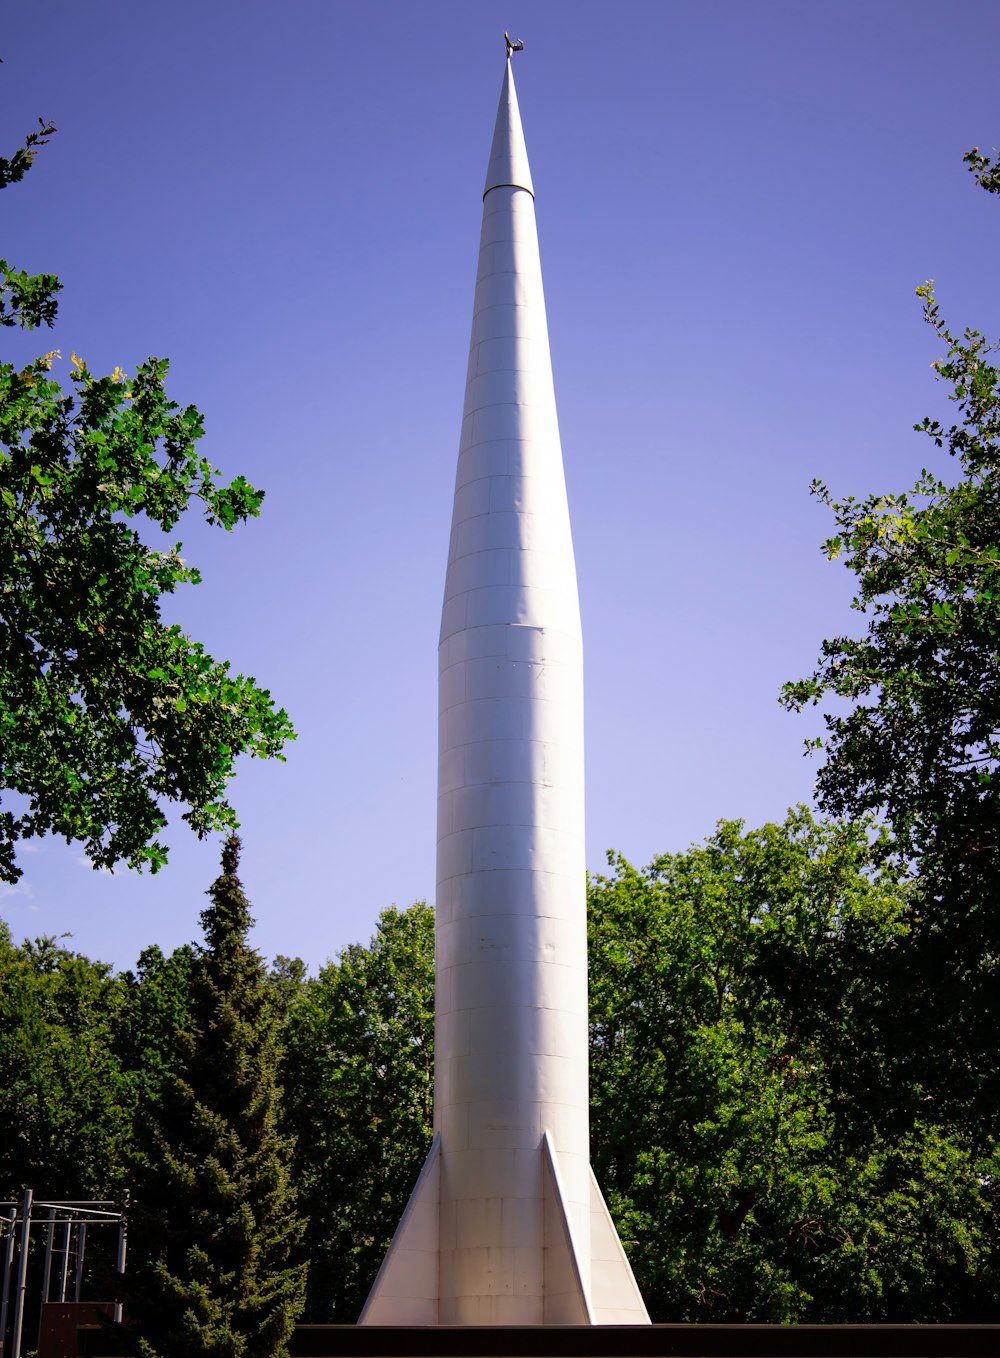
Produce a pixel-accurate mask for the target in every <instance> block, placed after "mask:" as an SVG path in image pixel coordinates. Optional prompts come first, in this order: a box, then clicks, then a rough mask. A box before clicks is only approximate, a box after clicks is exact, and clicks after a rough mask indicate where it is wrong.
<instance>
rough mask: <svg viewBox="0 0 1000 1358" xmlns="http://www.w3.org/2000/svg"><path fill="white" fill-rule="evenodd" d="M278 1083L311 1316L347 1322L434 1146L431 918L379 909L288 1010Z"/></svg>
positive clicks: (419, 911) (417, 911)
mask: <svg viewBox="0 0 1000 1358" xmlns="http://www.w3.org/2000/svg"><path fill="white" fill-rule="evenodd" d="M285 1042H286V1050H285V1057H284V1064H283V1078H284V1083H285V1089H286V1100H285V1107H286V1115H287V1119H288V1125H289V1127H290V1129H291V1130H292V1131H293V1132H294V1134H295V1136H296V1138H297V1149H296V1157H295V1174H296V1181H297V1182H298V1183H299V1185H300V1188H301V1192H302V1195H303V1198H304V1199H305V1200H306V1201H307V1202H308V1203H309V1208H310V1220H309V1225H308V1227H307V1232H306V1240H305V1247H306V1254H307V1257H308V1258H309V1261H310V1275H309V1295H308V1303H307V1310H306V1318H307V1319H309V1320H312V1321H316V1322H322V1323H328V1322H339V1323H343V1324H353V1323H354V1322H355V1321H356V1320H357V1318H358V1315H359V1314H360V1312H361V1308H362V1306H363V1305H364V1302H365V1298H366V1297H367V1295H368V1291H369V1289H370V1287H371V1285H372V1283H373V1282H374V1280H375V1274H376V1273H377V1272H378V1268H379V1265H380V1264H381V1262H382V1259H383V1257H384V1255H385V1252H386V1250H387V1249H388V1247H389V1242H390V1240H391V1239H392V1234H393V1231H394V1230H395V1229H396V1226H397V1225H398V1223H399V1219H400V1216H401V1215H402V1212H403V1209H404V1207H405V1206H406V1202H407V1199H408V1197H409V1194H410V1191H411V1189H412V1188H413V1185H414V1184H415V1183H416V1180H417V1175H418V1174H419V1172H420V1167H421V1165H422V1163H423V1160H424V1157H425V1156H426V1154H427V1150H428V1148H429V1146H430V1141H431V1120H432V1116H433V1069H434V915H433V911H432V910H431V909H430V907H429V906H427V905H424V904H422V903H418V904H416V905H413V906H411V907H410V908H409V909H408V910H405V911H398V910H395V909H393V910H385V911H383V913H382V914H381V916H380V917H379V921H378V928H377V931H376V934H375V937H374V938H373V939H372V941H371V943H370V944H369V946H368V947H367V948H365V947H362V946H361V945H360V944H355V945H353V946H351V947H349V948H346V949H345V950H344V951H343V952H342V953H341V954H340V956H339V957H338V959H337V960H336V961H335V962H329V963H327V965H326V966H325V967H323V968H322V969H321V970H320V973H319V975H318V976H317V977H316V978H315V979H313V980H310V981H308V982H307V983H306V985H305V988H304V990H303V991H302V993H301V995H300V997H299V999H298V1000H297V1001H296V1002H295V1003H293V1005H292V1007H291V1008H290V1011H289V1016H288V1023H287V1028H286V1032H285Z"/></svg>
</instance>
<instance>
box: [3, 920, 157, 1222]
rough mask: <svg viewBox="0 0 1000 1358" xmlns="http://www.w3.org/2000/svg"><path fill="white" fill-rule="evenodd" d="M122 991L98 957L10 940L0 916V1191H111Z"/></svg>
mask: <svg viewBox="0 0 1000 1358" xmlns="http://www.w3.org/2000/svg"><path fill="white" fill-rule="evenodd" d="M125 1005H126V996H125V992H124V988H123V986H122V983H121V981H120V979H119V978H118V977H115V976H114V975H112V971H111V968H110V967H109V966H106V965H105V964H104V963H101V962H91V961H90V960H89V959H88V958H86V957H83V956H82V955H81V954H80V953H75V952H71V951H70V950H69V949H68V948H66V947H64V946H62V944H61V943H60V942H59V941H58V940H56V939H53V938H39V939H35V941H34V942H25V943H24V944H22V945H21V946H15V944H14V943H13V942H12V940H11V936H10V932H9V930H8V929H7V926H6V925H4V924H3V923H2V922H0V1128H2V1129H3V1130H2V1134H0V1197H3V1198H9V1197H13V1196H16V1195H17V1194H19V1193H20V1192H21V1191H22V1190H23V1189H24V1188H28V1187H30V1188H32V1189H34V1190H35V1192H36V1194H38V1195H40V1196H43V1195H51V1196H54V1197H63V1198H66V1197H68V1198H73V1197H77V1198H89V1197H103V1196H105V1195H107V1194H113V1193H117V1192H119V1191H120V1189H121V1187H122V1185H123V1183H124V1175H125V1168H124V1166H125V1160H126V1157H127V1152H128V1139H129V1129H130V1126H131V1107H132V1097H133V1096H132V1085H131V1080H130V1077H129V1073H128V1071H127V1070H126V1069H125V1067H124V1066H123V1065H122V1063H121V1061H120V1060H119V1058H118V1056H117V1054H116V1052H115V1034H116V1029H117V1025H118V1023H119V1021H120V1018H121V1015H122V1012H123V1010H124V1008H125Z"/></svg>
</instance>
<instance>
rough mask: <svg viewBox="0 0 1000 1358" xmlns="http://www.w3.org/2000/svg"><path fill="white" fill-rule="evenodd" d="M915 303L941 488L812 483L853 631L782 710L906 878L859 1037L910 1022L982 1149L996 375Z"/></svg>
mask: <svg viewBox="0 0 1000 1358" xmlns="http://www.w3.org/2000/svg"><path fill="white" fill-rule="evenodd" d="M966 160H967V161H968V162H969V164H970V169H971V170H972V171H973V172H974V173H975V175H976V178H977V180H978V181H979V183H980V184H981V185H982V186H983V187H984V188H986V189H987V190H989V191H991V192H998V191H1000V177H998V167H997V162H996V161H995V160H990V158H988V157H986V156H984V155H982V154H981V153H980V152H979V151H978V150H973V151H970V152H969V153H968V155H967V156H966ZM917 292H918V294H919V295H920V297H921V298H922V303H923V311H924V318H925V320H926V321H927V323H928V324H929V325H930V326H931V327H932V328H933V330H934V331H935V333H936V335H937V336H938V337H939V339H940V340H941V342H942V344H943V346H944V348H945V354H944V357H943V358H941V359H939V360H938V362H937V364H936V368H937V373H938V376H939V377H940V378H941V380H942V381H944V382H945V383H947V384H948V385H949V387H950V389H951V390H950V392H949V396H950V399H951V400H952V401H953V402H954V403H955V406H956V412H957V414H956V418H955V420H954V422H953V423H951V424H950V425H948V426H947V427H946V426H945V425H944V424H942V423H941V422H940V421H939V420H937V419H933V418H930V417H928V418H926V419H924V420H922V421H921V422H920V423H919V424H918V425H916V426H915V427H916V429H917V430H919V431H920V432H921V433H923V434H924V435H925V436H926V437H929V438H930V439H931V441H932V442H933V444H934V445H935V446H936V447H937V448H942V449H946V450H947V452H948V454H949V455H950V457H951V459H952V464H953V467H954V474H952V475H949V476H945V475H941V474H938V473H934V472H931V471H927V470H924V471H923V472H922V473H921V474H920V476H919V478H918V479H917V481H916V483H915V485H914V486H913V488H912V489H911V490H909V491H906V492H901V493H888V494H877V495H871V496H869V497H867V498H866V499H863V500H856V499H854V498H852V497H848V498H846V499H843V500H835V499H833V497H832V496H831V494H830V492H829V491H828V489H827V488H826V487H825V486H823V485H822V484H820V483H814V486H813V491H814V493H815V494H816V495H818V496H819V498H820V499H821V500H822V501H823V503H825V504H826V505H828V506H829V508H830V509H831V511H832V513H833V515H834V517H835V519H836V527H837V532H836V534H835V535H834V536H833V537H831V538H830V539H829V540H828V541H827V543H826V544H825V550H826V553H827V555H828V556H829V557H831V558H838V557H839V558H842V559H844V561H845V562H846V564H847V566H848V568H849V569H850V570H851V571H853V572H854V574H855V575H856V577H857V591H858V592H857V596H856V598H855V600H854V607H855V609H857V611H858V612H859V613H860V614H861V615H862V617H863V618H864V619H865V621H866V625H867V631H866V632H865V633H864V635H862V636H860V637H851V636H837V637H833V638H832V639H829V640H827V641H824V642H823V645H822V651H821V656H820V661H819V664H818V666H817V668H816V669H815V671H814V672H813V673H812V674H811V675H810V676H808V677H807V678H805V679H802V680H799V681H797V682H795V683H790V684H788V685H786V686H785V689H784V691H783V695H782V700H783V702H784V703H785V705H786V706H787V707H789V708H790V709H793V710H799V709H802V708H803V707H806V706H808V705H810V704H816V703H821V702H825V701H826V700H829V699H833V701H834V707H833V710H832V711H830V712H828V713H827V714H826V715H825V717H824V720H825V723H826V728H827V729H826V736H825V739H819V738H818V739H816V740H814V741H813V742H811V743H812V744H814V745H815V746H817V747H822V748H823V751H824V763H823V765H822V767H821V768H820V769H819V773H818V779H817V783H818V795H819V801H820V804H821V806H822V807H823V808H824V809H825V810H826V811H828V812H831V813H833V814H834V815H838V816H840V815H849V816H859V815H863V814H865V813H868V812H877V813H879V814H880V815H881V816H883V817H884V819H885V822H886V823H887V825H888V826H889V827H890V828H891V831H892V836H893V838H892V841H891V844H889V843H888V842H887V851H888V850H889V849H890V848H891V850H892V851H893V852H894V853H895V855H896V857H897V859H898V861H899V862H901V863H903V864H906V865H907V866H908V867H909V868H910V870H911V871H912V873H913V875H914V878H915V881H916V886H915V890H914V894H913V922H912V927H911V929H910V931H909V935H908V944H907V946H906V947H905V948H899V949H897V956H896V958H895V962H896V985H895V993H896V996H897V1002H896V1003H895V1005H892V1004H888V1005H887V1006H885V1007H884V1008H883V1010H882V1011H881V1012H880V1013H878V1014H874V1015H873V1018H874V1019H876V1020H877V1022H875V1023H874V1025H873V1027H872V1029H871V1036H872V1040H873V1042H880V1043H882V1045H883V1046H884V1047H891V1046H892V1045H893V1038H892V1035H891V1032H886V1031H885V1030H884V1029H885V1024H886V1023H888V1024H889V1025H890V1027H891V1025H893V1024H898V1023H900V1022H901V1021H903V1017H902V1014H903V1010H904V1009H908V1010H909V1011H910V1014H911V1016H912V1017H911V1019H910V1020H909V1030H910V1033H911V1037H912V1044H911V1047H912V1051H911V1060H912V1062H913V1063H914V1064H917V1065H919V1064H921V1063H922V1065H923V1076H922V1078H923V1082H924V1085H925V1097H926V1098H933V1099H935V1100H936V1101H937V1103H938V1105H939V1106H941V1107H945V1106H947V1107H949V1108H950V1109H951V1114H952V1115H953V1116H955V1117H957V1118H959V1119H960V1120H962V1121H963V1123H964V1125H966V1126H967V1127H972V1126H973V1125H975V1126H976V1128H977V1129H978V1131H977V1135H979V1137H980V1140H981V1141H982V1144H983V1145H989V1144H992V1143H994V1142H996V1140H997V1139H998V1138H1000V1121H998V1115H997V1109H998V1108H1000V1072H998V1070H997V1064H996V1061H995V1059H994V1056H995V1036H994V1025H995V1015H996V1012H997V1007H998V1004H1000V979H998V977H1000V973H998V971H997V966H996V958H997V956H998V955H1000V911H998V910H997V908H996V899H997V893H996V882H997V878H998V873H1000V370H998V367H997V365H996V362H995V361H994V359H993V355H994V354H995V353H996V348H997V346H996V344H995V343H991V342H989V341H988V340H987V339H986V338H985V337H984V335H983V334H981V333H980V332H978V331H976V330H972V329H966V330H965V331H964V332H963V333H962V334H961V335H959V334H956V333H955V332H954V331H952V330H951V329H950V328H949V327H948V326H947V324H946V323H945V322H944V320H943V319H942V318H941V315H940V311H939V307H938V303H937V300H936V298H935V296H934V292H933V290H932V287H931V285H930V284H929V283H928V284H924V285H923V286H921V287H920V288H918V289H917ZM886 995H887V998H891V996H890V994H889V992H888V991H887V992H886ZM883 1021H884V1022H883Z"/></svg>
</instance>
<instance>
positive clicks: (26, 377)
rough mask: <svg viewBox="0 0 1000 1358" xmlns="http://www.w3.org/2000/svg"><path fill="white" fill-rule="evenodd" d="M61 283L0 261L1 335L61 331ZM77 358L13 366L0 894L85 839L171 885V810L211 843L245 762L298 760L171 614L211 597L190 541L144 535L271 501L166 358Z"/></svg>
mask: <svg viewBox="0 0 1000 1358" xmlns="http://www.w3.org/2000/svg"><path fill="white" fill-rule="evenodd" d="M54 130H55V129H54V128H53V127H51V125H45V124H42V126H41V128H40V130H39V131H38V132H34V133H31V134H30V135H29V137H28V138H27V141H26V143H25V146H24V148H22V149H20V150H19V151H17V152H16V153H15V155H14V156H13V157H12V158H11V159H9V160H6V159H0V188H4V187H7V186H9V185H10V184H13V183H16V182H17V181H19V180H20V179H22V178H23V177H24V174H25V173H26V172H27V170H28V169H29V168H30V167H31V164H32V161H33V158H34V156H35V154H36V152H37V150H38V148H39V146H41V145H43V144H44V142H45V141H46V140H47V138H48V137H49V136H50V135H51V133H52V132H53V131H54ZM59 286H60V285H59V281H58V279H57V278H55V276H54V275H50V274H42V275H36V276H34V277H29V276H28V275H27V274H26V273H24V272H23V271H22V272H18V271H17V270H15V269H13V268H12V267H11V266H10V265H8V264H7V262H6V261H2V260H0V322H2V323H3V324H4V325H8V326H10V325H20V326H23V327H27V328H29V329H30V328H33V327H35V326H38V325H43V324H44V325H49V326H51V325H52V324H53V323H54V320H55V317H56V301H55V294H56V292H57V291H58V289H59ZM59 357H60V355H59V352H58V351H57V350H53V351H52V352H50V353H48V354H46V355H44V356H43V357H40V358H38V359H36V360H34V362H32V363H29V364H28V365H27V366H26V367H24V368H21V369H18V368H16V367H14V366H13V365H11V364H0V579H2V581H3V586H2V589H0V787H3V788H4V789H6V790H8V791H9V792H12V793H14V794H16V795H15V799H14V804H13V808H12V809H10V808H9V809H7V810H4V811H3V812H2V813H0V879H6V880H8V881H15V880H16V879H17V878H18V877H19V876H20V869H19V868H18V867H17V864H16V861H15V852H16V845H17V842H18V841H19V840H20V839H23V838H27V837H30V836H33V835H41V834H44V833H47V832H54V833H56V834H60V835H63V836H64V837H65V838H66V840H67V841H71V840H79V841H80V842H81V843H82V845H83V847H84V850H85V852H86V853H87V855H88V856H89V857H90V858H91V859H92V861H93V862H94V864H95V865H103V866H108V867H110V866H113V865H114V864H115V863H118V862H122V861H124V862H127V863H128V864H130V865H131V866H134V867H141V866H144V865H145V866H148V867H150V868H151V869H152V870H153V871H156V869H157V868H158V867H160V866H161V865H162V864H163V863H164V862H165V861H166V850H165V848H164V846H163V844H162V842H161V841H160V840H159V839H158V838H157V835H158V833H159V831H160V830H161V829H162V827H163V826H164V825H165V824H166V817H165V815H164V811H163V806H164V804H165V803H169V802H179V803H182V804H185V805H186V806H187V810H186V811H185V812H184V819H185V820H187V821H188V822H189V823H190V825H191V826H192V827H193V828H194V830H195V831H196V832H197V833H198V834H199V835H204V834H206V833H208V832H210V831H213V830H217V829H224V828H227V827H230V828H231V827H234V826H235V825H236V824H237V822H236V818H235V813H234V811H233V808H232V807H231V806H230V804H229V802H228V801H227V799H226V795H225V789H226V785H227V783H228V781H229V778H230V776H231V774H232V770H233V765H234V762H235V760H236V758H237V757H238V756H239V755H240V754H241V753H249V754H251V755H255V756H260V757H264V758H269V757H277V758H280V757H281V753H280V752H281V749H282V746H283V744H284V742H285V741H286V740H287V739H289V738H290V737H292V736H293V734H294V732H293V731H292V728H291V725H290V723H289V721H288V717H287V714H286V713H285V712H284V711H283V710H276V709H275V706H274V703H273V702H272V700H271V697H270V694H269V693H268V692H267V691H266V690H264V689H260V688H258V687H257V685H256V682H255V681H254V680H253V679H252V678H246V677H244V676H243V675H233V674H231V673H230V667H229V663H228V662H226V661H222V662H219V661H216V660H214V659H213V658H212V657H211V656H210V655H209V654H208V653H207V652H206V651H205V649H204V647H203V646H202V645H201V644H200V643H198V642H196V641H194V640H192V639H191V638H190V637H188V636H187V635H186V634H185V633H184V632H183V630H182V629H181V628H180V627H179V626H176V625H173V626H167V625H166V624H165V623H164V622H163V620H162V618H161V613H160V601H161V596H162V595H164V594H170V593H173V591H174V590H175V589H176V588H177V587H178V586H179V585H181V584H197V583H198V581H199V580H200V575H199V573H198V571H197V570H196V569H195V568H194V567H193V566H190V565H188V564H186V563H185V561H184V560H183V558H182V556H181V554H180V553H181V543H179V542H177V543H175V544H174V545H173V546H170V547H168V548H166V549H165V550H161V549H158V548H154V547H152V546H149V545H148V544H147V543H146V542H145V541H144V540H143V537H142V536H141V535H140V532H139V531H138V529H137V528H136V527H135V526H134V522H135V521H136V520H139V521H144V522H145V524H146V525H147V526H149V527H152V528H153V529H154V530H158V531H161V532H163V533H170V532H172V531H173V529H174V528H175V526H176V524H177V522H178V519H179V518H180V517H181V515H182V514H183V513H184V511H185V510H187V509H189V508H193V507H195V506H196V505H200V507H201V510H202V512H203V515H204V517H205V519H206V520H207V522H208V523H210V524H213V525H219V526H220V527H222V528H224V529H226V530H227V531H228V530H229V529H231V528H232V527H233V526H234V525H235V524H237V523H240V522H242V521H244V520H245V519H247V518H249V517H251V516H253V515H256V514H258V513H259V512H260V505H261V501H262V499H263V492H262V491H258V490H255V489H254V488H253V487H252V486H251V485H250V484H249V482H247V481H246V479H245V478H244V477H242V476H237V477H235V478H234V479H233V480H232V481H231V482H230V483H229V484H223V483H222V482H220V481H219V480H218V475H219V473H218V472H217V470H216V469H215V468H213V467H212V465H211V463H210V462H209V461H208V460H207V459H206V458H205V457H203V456H201V454H200V453H199V452H198V450H197V442H198V440H199V439H200V438H201V436H202V433H203V426H202V419H201V415H200V414H199V412H198V411H197V410H196V409H195V407H194V406H187V407H185V408H183V409H182V408H181V407H180V406H179V405H177V404H176V402H174V401H172V400H170V399H168V397H167V394H166V388H165V379H166V373H167V361H166V360H165V359H158V358H150V359H147V360H146V362H144V363H142V364H140V365H139V367H138V369H137V371H136V373H135V376H134V377H133V378H127V377H126V376H125V374H124V373H123V372H122V371H121V369H119V368H116V369H115V371H114V372H113V373H112V374H111V375H110V376H106V377H100V376H96V375H95V374H93V373H91V372H90V370H89V369H88V368H87V366H86V363H85V362H84V361H83V360H81V359H78V358H77V357H76V356H75V355H74V358H73V371H72V373H71V374H70V388H69V390H68V391H67V390H65V389H64V388H63V387H61V386H60V385H59V384H58V383H57V382H56V381H55V380H54V379H53V378H52V377H50V372H51V369H52V367H53V364H54V363H55V362H56V361H57V360H59Z"/></svg>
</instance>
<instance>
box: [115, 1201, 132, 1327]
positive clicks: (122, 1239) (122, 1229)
mask: <svg viewBox="0 0 1000 1358" xmlns="http://www.w3.org/2000/svg"><path fill="white" fill-rule="evenodd" d="M128 1200H129V1196H128V1189H127V1188H126V1189H125V1191H124V1193H123V1194H122V1214H121V1216H120V1217H119V1218H118V1277H119V1278H121V1276H122V1274H123V1273H124V1272H125V1247H126V1245H127V1243H128ZM120 1287H121V1283H119V1288H120ZM120 1295H121V1293H120V1291H119V1296H120ZM111 1318H112V1320H114V1322H115V1324H116V1325H120V1324H121V1323H122V1304H121V1302H120V1301H116V1302H115V1309H114V1310H113V1311H112V1313H111Z"/></svg>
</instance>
